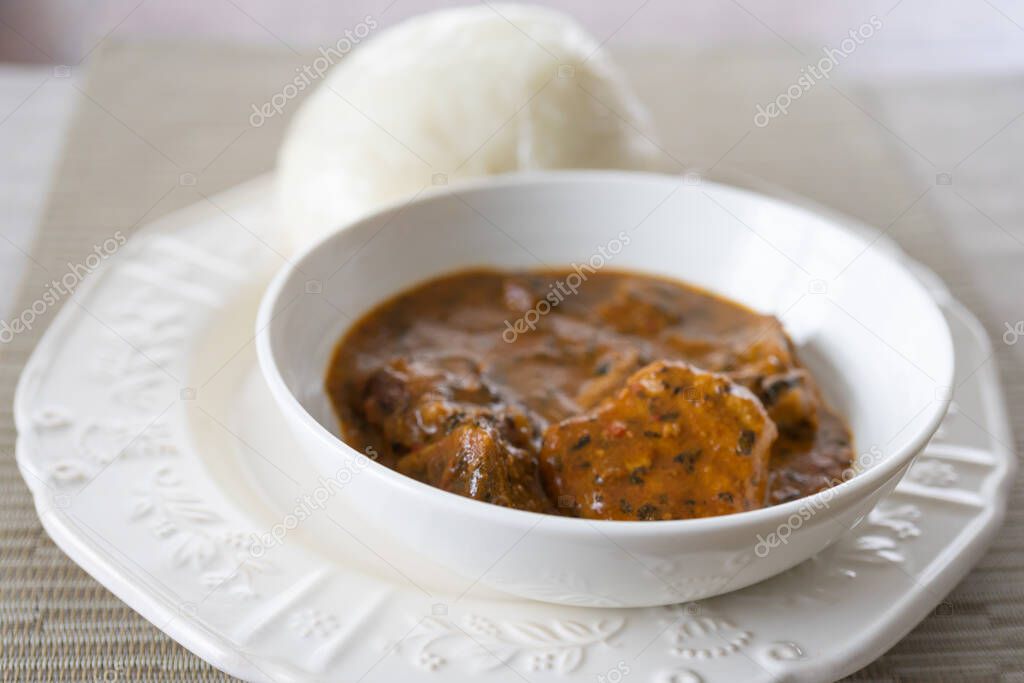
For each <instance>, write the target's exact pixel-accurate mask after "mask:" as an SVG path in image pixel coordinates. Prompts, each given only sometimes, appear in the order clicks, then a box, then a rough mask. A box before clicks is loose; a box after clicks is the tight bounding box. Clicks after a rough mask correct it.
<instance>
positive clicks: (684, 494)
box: [326, 269, 853, 520]
mask: <svg viewBox="0 0 1024 683" xmlns="http://www.w3.org/2000/svg"><path fill="white" fill-rule="evenodd" d="M326 388H327V391H328V393H329V395H330V398H331V400H332V403H333V405H334V408H335V411H336V412H337V414H338V417H339V420H340V424H341V429H342V435H343V438H344V440H345V441H346V442H347V443H348V444H349V445H351V446H352V447H353V448H356V449H359V450H361V451H363V452H368V453H374V454H376V455H377V457H378V459H379V461H380V462H381V463H382V464H384V465H386V466H387V467H390V468H393V469H395V470H397V471H399V472H401V473H403V474H405V475H407V476H410V477H413V478H415V479H417V480H419V481H422V482H425V483H427V484H430V485H432V486H436V487H438V488H441V489H444V490H446V491H451V492H453V493H456V494H459V495H463V496H468V497H471V498H475V499H478V500H483V501H486V502H490V503H494V504H497V505H504V506H507V507H512V508H518V509H522V510H532V511H536V512H545V513H550V514H559V515H566V516H576V517H587V518H592V519H623V520H660V519H686V518H693V517H708V516H712V515H722V514H729V513H733V512H740V511H744V510H752V509H757V508H760V507H764V506H766V505H773V504H777V503H781V502H785V501H789V500H794V499H796V498H800V497H802V496H806V495H809V494H812V493H815V492H817V491H820V490H822V489H825V488H828V487H829V486H830V485H832V484H834V483H835V482H837V481H840V480H841V477H842V475H843V472H844V470H846V469H847V468H848V467H849V466H850V463H851V461H852V458H853V447H852V440H851V436H850V430H849V428H848V427H847V425H846V424H845V422H844V421H843V419H842V418H841V417H840V416H838V415H837V414H836V413H835V412H834V411H833V410H832V409H831V408H830V407H829V406H828V405H827V403H826V402H825V400H824V398H823V397H822V394H821V391H820V390H819V388H818V386H817V384H816V382H815V380H814V377H812V376H811V374H810V373H809V372H808V370H807V369H806V368H804V367H803V366H802V365H801V363H800V361H799V359H798V358H797V354H796V350H795V348H794V346H793V343H792V341H791V340H790V339H789V337H788V336H787V335H786V333H785V331H784V330H783V328H782V326H781V324H780V323H779V321H778V320H777V319H775V318H774V317H772V316H765V315H760V314H757V313H755V312H753V311H751V310H749V309H747V308H745V307H743V306H741V305H739V304H737V303H734V302H732V301H729V300H726V299H724V298H721V297H718V296H715V295H713V294H710V293H708V292H705V291H702V290H700V289H697V288H695V287H691V286H688V285H685V284H683V283H681V282H676V281H672V280H668V279H661V278H657V277H651V276H647V275H641V274H637V273H631V272H623V271H609V270H607V269H606V270H603V271H600V272H594V271H589V272H588V271H586V270H584V271H574V270H564V271H562V270H560V271H515V272H499V271H493V270H470V271H463V272H459V273H455V274H452V275H449V276H446V277H442V278H438V279H435V280H431V281H429V282H426V283H423V284H421V285H419V286H417V287H416V288H414V289H411V290H409V291H406V292H404V293H402V294H400V295H399V296H397V297H395V298H393V299H391V300H389V301H387V302H385V303H383V304H382V305H380V306H378V307H377V308H376V309H374V310H373V311H371V312H370V313H368V314H367V315H365V316H364V317H363V318H362V319H360V320H359V321H358V322H357V323H356V324H355V325H354V326H353V327H352V329H351V330H350V331H349V332H348V333H347V334H346V335H345V337H344V338H343V339H342V340H341V341H340V343H339V344H338V346H337V348H336V350H335V352H334V357H333V359H332V361H331V364H330V368H329V370H328V374H327V379H326Z"/></svg>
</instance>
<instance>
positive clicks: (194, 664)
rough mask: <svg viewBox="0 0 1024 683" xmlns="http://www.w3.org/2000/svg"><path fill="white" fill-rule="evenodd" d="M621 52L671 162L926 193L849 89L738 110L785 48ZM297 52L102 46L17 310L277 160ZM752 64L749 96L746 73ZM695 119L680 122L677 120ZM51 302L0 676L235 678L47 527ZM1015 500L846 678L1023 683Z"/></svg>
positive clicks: (0, 533)
mask: <svg viewBox="0 0 1024 683" xmlns="http://www.w3.org/2000/svg"><path fill="white" fill-rule="evenodd" d="M623 61H624V63H625V65H626V67H627V70H628V71H630V73H631V75H632V76H633V77H634V80H635V81H636V83H637V87H638V89H639V90H640V92H641V94H642V95H650V97H648V98H647V99H649V100H651V101H652V102H653V101H655V99H654V96H655V95H656V96H657V98H658V100H657V101H658V102H659V106H658V107H657V109H656V111H655V114H656V118H657V123H658V124H659V127H660V128H661V129H662V130H665V131H669V132H670V133H671V134H669V135H666V144H665V147H666V149H667V150H670V151H671V154H672V155H673V156H675V157H676V158H678V159H685V160H686V161H687V162H689V163H695V164H697V165H703V166H705V167H715V166H718V167H724V166H725V165H727V164H728V165H731V166H733V167H735V168H738V169H741V170H743V171H746V172H752V173H755V174H760V175H766V174H771V177H772V179H773V180H774V181H775V182H777V183H778V184H780V185H783V186H786V187H788V188H790V189H792V190H795V191H797V192H801V193H803V194H806V195H808V196H811V197H812V198H814V199H816V200H818V201H821V202H823V203H826V204H829V205H832V206H834V207H835V208H837V209H839V210H842V211H846V212H848V213H852V214H854V215H857V216H859V217H861V218H863V219H865V220H867V221H868V222H871V223H874V224H877V225H886V224H888V223H889V222H890V221H892V220H893V217H894V216H897V215H899V214H900V212H901V211H903V210H904V209H905V208H906V206H907V204H908V203H909V200H910V199H913V198H914V197H915V196H916V195H917V194H918V188H917V187H916V185H915V184H919V182H920V181H921V178H920V177H918V176H919V174H917V173H916V172H913V171H910V170H908V167H907V165H906V164H904V163H902V162H901V161H900V154H899V150H898V148H899V146H900V144H899V142H897V141H893V140H891V139H886V137H887V134H886V133H885V132H884V131H883V130H882V129H880V128H879V127H878V126H877V123H876V122H874V121H872V118H871V116H870V114H866V113H865V112H862V111H858V107H859V105H858V107H851V106H850V105H849V104H842V100H843V99H844V98H845V97H847V95H846V94H843V93H840V94H834V93H823V94H822V96H819V97H816V98H810V97H809V98H808V100H807V102H806V104H805V105H802V110H801V111H799V112H794V113H793V114H791V115H790V116H791V118H790V119H789V120H787V121H784V122H780V123H779V125H777V126H775V125H774V124H773V126H772V128H771V129H770V130H769V131H768V132H764V133H762V132H761V131H756V130H753V129H752V126H751V125H750V117H751V115H752V112H753V109H752V108H751V107H750V106H748V105H749V102H744V103H742V106H740V104H739V103H737V102H736V101H735V98H736V97H737V96H738V95H737V93H743V94H744V95H743V96H745V97H750V96H755V97H757V98H758V99H759V100H761V101H767V99H768V97H769V96H770V95H771V94H772V93H774V92H776V91H777V90H778V89H779V86H780V85H781V86H782V87H784V86H785V84H786V83H787V82H788V81H787V79H792V74H793V73H794V71H793V69H792V66H793V65H792V64H790V63H788V62H785V60H779V61H777V62H773V61H772V60H771V59H769V58H758V59H757V60H747V61H744V60H738V61H737V60H736V59H733V58H729V59H725V58H710V57H705V58H702V59H701V60H700V62H699V68H697V67H698V65H697V64H696V63H695V62H694V60H692V59H687V58H686V57H685V56H675V57H670V56H665V55H658V56H653V55H650V54H647V55H639V54H637V55H623ZM303 63H304V60H303V59H302V56H300V55H296V54H295V53H294V52H292V51H288V50H274V49H262V48H243V47H237V46H230V47H229V46H224V45H208V44H207V45H197V44H179V43H169V44H145V45H132V44H116V43H115V44H109V45H107V46H106V47H104V48H103V49H102V50H101V51H99V52H98V53H97V54H96V55H95V56H94V58H93V60H92V63H91V65H90V67H89V69H90V73H89V77H88V78H87V79H86V81H85V82H84V83H76V84H74V85H69V87H76V88H78V89H80V91H81V93H80V98H79V99H80V103H79V105H78V110H77V113H76V116H75V120H74V124H73V126H72V128H71V131H70V134H69V137H68V142H67V146H66V149H65V151H64V154H63V159H62V161H61V164H60V166H59V170H58V172H57V174H56V176H55V180H54V184H53V187H52V189H51V194H50V198H49V203H48V207H47V209H46V212H45V214H44V217H43V220H42V225H41V229H40V231H39V234H38V239H37V242H36V244H35V246H34V247H33V249H32V253H31V255H26V258H27V259H29V262H30V265H29V266H28V267H29V272H28V276H27V277H26V280H25V282H24V283H23V287H22V289H21V292H20V296H19V298H18V302H17V304H16V305H15V306H14V308H13V310H14V311H15V312H18V311H22V310H25V309H26V308H27V307H30V306H31V304H32V302H33V301H35V300H36V299H37V298H38V297H39V295H40V293H41V292H42V291H43V290H44V288H45V285H46V283H48V282H49V281H50V280H52V279H54V278H57V277H59V276H60V275H61V274H63V273H64V272H65V271H66V269H67V267H68V263H77V262H78V261H80V260H81V259H82V258H83V256H84V255H86V254H88V253H90V252H91V251H92V248H93V245H94V244H97V243H98V242H102V240H103V239H105V238H106V237H107V236H109V235H110V234H111V233H113V232H114V231H116V230H122V231H123V232H124V233H125V234H130V233H131V231H132V230H134V229H135V228H136V227H138V226H139V225H140V224H143V223H145V222H146V221H148V220H152V219H154V218H156V217H157V216H159V215H161V214H164V213H166V212H168V211H171V210H173V209H176V208H179V207H182V206H185V205H187V204H190V203H193V202H195V201H197V200H198V199H199V198H200V195H199V194H198V193H199V192H202V193H203V194H207V195H209V194H212V193H215V192H217V191H219V190H222V189H225V188H227V187H230V186H232V185H234V184H236V183H238V182H241V181H244V180H246V179H249V178H251V177H253V176H255V175H257V174H259V173H262V172H265V171H267V170H269V169H270V168H271V167H272V165H273V157H274V153H275V150H276V147H277V144H278V142H279V140H280V136H281V133H282V126H283V123H284V118H285V117H283V116H282V117H275V118H272V119H270V120H268V121H267V122H266V124H265V125H263V126H261V127H259V128H253V127H252V126H250V125H249V123H248V120H249V115H250V113H251V111H252V109H251V106H252V105H253V104H254V103H261V102H265V101H267V100H268V99H269V98H270V97H271V96H272V95H273V94H274V93H276V92H279V91H280V89H281V87H282V85H283V84H285V83H287V82H289V81H290V80H291V79H292V78H293V76H294V73H295V68H296V67H297V66H301V64H303ZM766 64H774V65H775V66H773V67H768V66H765V65H766ZM768 68H774V69H775V72H774V75H773V76H770V77H769V76H765V69H768ZM742 74H747V75H748V81H749V82H750V83H752V84H753V85H751V86H750V88H752V89H753V90H750V89H748V88H747V87H746V86H738V85H737V84H738V83H740V81H739V79H740V78H741V75H742ZM1017 87H1018V88H1019V87H1020V85H1019V84H1018V85H1017ZM758 88H760V90H758ZM751 93H753V95H751ZM290 111H294V107H293V106H292V107H290ZM723 112H725V113H724V114H723ZM683 120H685V121H687V122H688V125H686V126H681V125H679V121H683ZM702 122H703V123H702ZM744 130H746V133H744ZM894 150H895V151H894ZM726 157H728V159H727V158H726ZM780 159H785V160H786V162H785V164H784V165H783V164H782V162H780V161H779V160H780ZM837 160H841V162H839V161H837ZM1018 177H1019V176H1018ZM929 182H930V181H929ZM1018 201H1019V200H1018ZM921 204H922V206H921V207H917V208H922V212H917V209H915V211H914V212H910V211H904V214H903V215H902V216H901V218H900V221H901V222H900V223H899V224H898V228H899V229H898V230H893V234H894V235H895V236H896V237H897V239H899V240H900V241H901V242H902V243H903V244H904V246H905V247H906V248H908V250H909V251H910V252H911V253H912V254H913V255H914V256H915V257H916V258H919V259H921V260H922V261H924V262H925V263H926V264H927V265H929V266H931V267H932V268H934V269H936V270H937V271H938V272H939V273H940V275H942V276H943V277H944V278H945V279H946V281H947V282H948V283H949V284H950V286H951V287H952V289H953V290H954V292H955V294H956V296H957V297H958V298H960V299H961V300H962V301H964V302H965V303H967V304H968V305H969V306H971V307H972V308H973V309H974V310H975V311H976V312H977V313H979V314H980V315H981V316H982V318H983V320H984V322H985V323H986V326H987V327H988V328H989V330H990V332H993V331H996V332H997V331H999V330H1001V329H1002V321H1001V320H1000V319H999V314H998V313H993V312H992V311H991V310H990V308H991V306H992V299H991V297H990V296H989V295H988V293H987V292H986V291H983V290H981V289H980V288H979V287H976V286H975V285H976V284H977V278H976V277H975V274H976V270H974V269H975V268H977V266H976V265H975V264H972V263H968V262H965V261H964V260H963V259H961V258H959V257H958V256H957V255H956V254H954V253H953V252H952V250H951V249H949V248H948V246H944V245H945V244H946V240H944V239H941V238H939V239H937V238H936V235H937V232H936V231H937V230H940V229H942V228H941V226H938V227H937V226H936V224H935V223H934V221H933V216H931V215H929V214H928V212H927V211H926V210H923V207H924V203H923V202H922V203H921ZM1019 263H1020V261H1019V260H1017V261H1012V260H1010V261H1006V262H1005V263H1003V264H1002V266H1001V267H1002V268H1003V269H1004V277H1005V279H1003V280H1002V283H1003V287H1004V288H1005V287H1010V286H1012V285H1011V283H1013V282H1016V283H1017V285H1016V286H1017V291H1018V292H1019V291H1020V289H1019V273H1015V272H1014V270H1015V269H1017V270H1019V265H1014V264H1019ZM989 276H990V277H991V273H989ZM64 305H74V303H73V302H72V303H68V302H64ZM54 308H56V307H54ZM54 312H55V310H53V309H51V310H48V311H47V312H46V313H45V314H44V315H43V316H41V317H40V318H39V319H38V320H36V322H35V324H34V326H33V329H32V330H30V331H28V332H25V333H22V334H20V335H18V336H16V337H15V338H14V339H13V340H12V341H11V342H10V343H8V344H5V345H2V346H0V641H2V647H3V650H2V653H0V669H2V672H3V679H4V680H5V681H6V680H32V681H37V680H61V681H95V680H129V681H150V680H152V681H157V680H158V681H172V680H173V681H177V680H188V681H208V680H217V681H220V680H231V679H230V677H228V676H226V675H224V674H222V673H220V672H218V671H216V670H215V669H213V668H212V667H210V666H209V665H207V664H205V663H204V662H203V661H201V660H200V659H198V658H197V657H195V656H194V655H192V654H190V653H189V652H187V651H186V650H184V649H183V648H182V647H180V646H179V645H177V644H176V643H174V642H173V641H172V640H171V639H170V638H168V637H167V636H165V635H163V634H162V633H161V632H160V631H158V630H157V629H156V628H155V627H153V626H152V625H150V624H149V623H148V622H146V621H145V620H143V619H142V618H141V617H139V616H138V615H137V614H136V613H135V612H133V611H132V610H131V609H129V608H128V607H126V606H125V605H124V604H123V603H122V602H121V601H120V600H118V599H117V598H115V597H114V596H113V595H112V594H111V593H109V592H108V591H107V590H106V589H105V588H103V587H102V586H100V585H99V584H98V583H96V582H95V581H94V580H93V579H91V578H90V577H89V576H88V575H87V574H85V572H83V571H82V570H81V569H79V568H78V567H77V566H76V565H75V564H74V563H73V562H71V561H70V560H69V559H68V558H67V557H65V556H64V555H63V553H61V551H60V550H58V549H57V548H56V547H55V546H54V545H53V543H52V542H51V541H50V540H49V538H48V537H47V536H46V534H45V532H44V531H43V530H42V528H41V527H40V525H39V522H38V520H37V518H36V515H35V511H34V508H33V505H32V500H31V497H30V495H29V492H28V490H27V488H26V487H25V485H24V483H23V482H22V480H21V476H20V475H19V473H18V471H17V468H16V465H15V462H14V442H15V431H14V426H13V421H12V415H11V409H10V406H11V402H12V398H13V392H14V386H15V382H16V380H17V377H18V373H19V372H20V370H21V368H22V366H23V365H24V363H25V361H26V359H27V358H28V355H29V354H30V352H31V350H32V348H33V346H34V344H35V342H36V341H37V339H38V338H39V336H40V334H41V333H42V331H43V330H44V329H45V326H46V324H47V323H48V321H49V320H50V319H51V318H52V316H53V313H54ZM82 352H83V353H88V352H89V350H88V349H83V350H82ZM1015 353H1019V349H1017V350H1016V351H1015V350H1013V349H1010V348H1008V347H1006V346H1003V345H997V354H996V355H997V359H996V360H997V361H998V362H999V364H1000V366H1001V368H1002V369H1003V378H1004V384H1005V387H1006V390H1007V393H1008V399H1009V404H1010V413H1011V415H1012V416H1013V417H1014V419H1015V421H1016V425H1017V427H1016V433H1017V434H1018V435H1019V434H1021V433H1024V424H1022V422H1021V416H1022V413H1024V410H1022V409H1024V372H1022V369H1021V363H1020V359H1019V356H1018V357H1014V355H1013V354H1015ZM1018 450H1019V449H1018ZM1013 500H1014V503H1013V509H1012V510H1011V512H1010V514H1009V517H1008V520H1007V523H1006V525H1005V527H1004V529H1003V530H1002V532H1001V533H1000V535H999V538H998V539H997V541H996V542H995V545H994V547H993V548H992V550H991V551H990V552H989V553H988V555H987V556H986V557H985V558H984V560H983V561H982V562H981V563H980V564H979V566H978V567H977V568H976V569H975V570H974V571H973V573H972V574H971V575H970V576H969V577H968V578H967V579H966V580H965V581H964V582H963V583H962V584H961V585H960V586H959V587H958V588H957V589H956V590H955V591H954V592H953V593H952V594H951V595H950V596H949V597H948V598H947V599H946V601H945V602H944V603H943V605H941V606H940V608H939V609H938V610H936V613H935V614H933V615H932V616H930V617H929V618H928V619H926V620H925V621H924V622H923V623H922V624H921V625H920V626H918V627H917V628H916V629H915V630H914V631H913V632H912V633H911V634H910V635H909V636H907V638H905V639H904V640H903V641H902V642H901V643H900V644H899V645H897V646H896V647H895V648H893V650H892V651H891V652H889V653H888V654H887V655H885V656H884V657H882V658H881V659H879V660H878V661H876V662H875V663H873V664H872V665H870V666H869V667H867V668H866V669H865V670H863V671H861V672H859V673H858V674H856V675H855V676H853V677H852V680H875V681H896V680H900V681H905V680H942V679H948V680H978V681H1024V674H1020V675H1019V676H1020V677H1016V676H1018V674H1017V673H1014V672H1019V671H1020V669H1021V662H1022V660H1024V490H1022V488H1021V486H1020V482H1019V481H1018V484H1017V488H1016V490H1015V492H1014V499H1013ZM835 635H836V638H838V639H841V638H843V633H842V624H838V623H837V624H836V634H835Z"/></svg>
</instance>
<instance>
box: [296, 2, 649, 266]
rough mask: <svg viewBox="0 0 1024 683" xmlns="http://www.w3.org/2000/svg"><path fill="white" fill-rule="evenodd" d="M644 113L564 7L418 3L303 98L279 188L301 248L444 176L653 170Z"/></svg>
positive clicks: (607, 60)
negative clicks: (418, 8)
mask: <svg viewBox="0 0 1024 683" xmlns="http://www.w3.org/2000/svg"><path fill="white" fill-rule="evenodd" d="M648 128H649V127H648V123H647V117H646V113H645V112H644V111H643V109H642V107H641V106H640V104H639V102H638V101H637V99H636V97H635V96H634V95H633V93H632V92H631V91H630V90H629V88H628V87H627V86H626V84H625V83H624V81H623V80H622V78H621V76H620V75H619V73H618V71H617V70H616V69H615V67H614V65H613V64H612V63H611V62H610V61H609V59H608V58H607V56H606V55H605V54H604V52H603V51H602V49H601V48H600V45H599V44H598V43H597V41H596V40H594V38H593V37H591V36H590V35H589V34H587V33H586V32H585V31H584V30H583V29H582V28H581V27H580V26H579V25H578V24H576V23H575V22H574V21H573V20H572V19H570V18H569V17H567V16H565V15H563V14H560V13H558V12H553V11H551V10H547V9H543V8H539V7H533V6H526V5H493V6H490V7H488V6H481V5H478V6H473V7H462V8H456V9H449V10H442V11H437V12H432V13H429V14H425V15H421V16H418V17H415V18H413V19H410V20H408V21H405V22H403V23H401V24H399V25H397V26H394V27H392V28H390V29H388V30H386V31H383V32H381V33H380V34H379V35H376V36H372V37H371V38H369V39H367V41H366V42H365V43H363V44H361V45H360V46H359V47H358V48H357V49H356V50H355V51H354V52H353V53H352V54H350V55H348V56H346V57H345V58H344V59H342V60H341V61H340V63H339V64H338V65H337V66H335V67H333V68H332V69H331V70H330V71H329V72H328V74H327V76H326V77H325V80H324V82H323V83H321V84H320V85H319V86H318V87H317V89H316V91H315V92H313V94H312V95H310V96H309V98H308V99H307V100H306V101H305V102H304V103H303V104H302V106H301V108H300V110H299V111H298V112H297V113H296V115H295V118H294V120H293V121H292V122H291V124H290V128H289V130H288V132H287V135H286V137H285V140H284V143H283V144H282V147H281V151H280V157H279V160H278V170H277V190H278V199H279V203H280V208H281V212H282V213H281V217H282V219H283V220H284V223H285V225H284V228H285V230H286V231H287V233H288V235H289V236H290V241H291V243H292V246H293V247H295V248H297V247H300V246H302V245H303V244H306V243H308V242H309V241H311V240H314V239H317V238H319V237H321V236H323V235H325V234H327V233H328V232H330V231H332V230H334V229H335V228H337V227H339V226H340V225H342V224H344V223H345V222H348V221H351V220H353V219H355V218H358V217H359V216H361V215H363V214H365V213H367V212H369V211H372V210H373V209H374V208H376V207H378V206H380V205H381V204H382V203H385V202H390V201H394V200H398V199H401V198H404V197H408V196H412V195H414V194H416V193H417V192H420V191H421V190H423V189H424V188H429V187H430V186H431V185H434V184H437V183H438V182H444V181H445V179H446V180H447V182H448V183H454V182H457V181H458V180H459V179H463V178H473V177H478V176H485V175H490V174H497V173H506V172H510V171H520V170H533V169H553V168H624V169H656V168H657V167H658V165H659V156H658V152H657V151H656V148H655V147H654V145H653V144H652V143H651V142H650V140H651V139H653V138H652V135H651V133H650V132H648Z"/></svg>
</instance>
